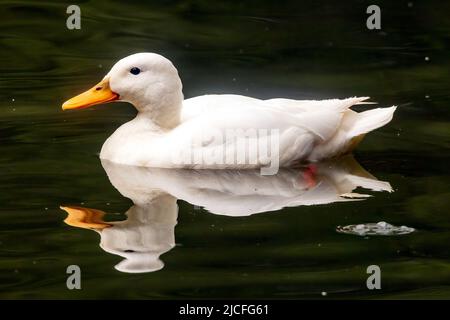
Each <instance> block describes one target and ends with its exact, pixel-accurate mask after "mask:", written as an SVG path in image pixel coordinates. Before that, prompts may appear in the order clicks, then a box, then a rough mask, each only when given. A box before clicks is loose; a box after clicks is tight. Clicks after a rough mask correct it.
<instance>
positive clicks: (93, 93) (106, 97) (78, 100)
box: [62, 78, 119, 110]
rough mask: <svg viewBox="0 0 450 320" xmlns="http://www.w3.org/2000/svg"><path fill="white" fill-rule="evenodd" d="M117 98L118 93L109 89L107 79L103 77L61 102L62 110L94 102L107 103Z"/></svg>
mask: <svg viewBox="0 0 450 320" xmlns="http://www.w3.org/2000/svg"><path fill="white" fill-rule="evenodd" d="M118 99H119V95H118V94H117V93H115V92H112V91H111V88H110V87H109V79H108V78H105V79H103V80H102V81H100V82H99V83H98V84H97V85H95V86H94V87H92V88H91V89H89V90H87V91H85V92H83V93H81V94H79V95H77V96H76V97H73V98H72V99H69V100H67V101H66V102H64V103H63V105H62V109H63V110H71V109H83V108H87V107H90V106H93V105H96V104H101V103H108V102H111V101H115V100H118Z"/></svg>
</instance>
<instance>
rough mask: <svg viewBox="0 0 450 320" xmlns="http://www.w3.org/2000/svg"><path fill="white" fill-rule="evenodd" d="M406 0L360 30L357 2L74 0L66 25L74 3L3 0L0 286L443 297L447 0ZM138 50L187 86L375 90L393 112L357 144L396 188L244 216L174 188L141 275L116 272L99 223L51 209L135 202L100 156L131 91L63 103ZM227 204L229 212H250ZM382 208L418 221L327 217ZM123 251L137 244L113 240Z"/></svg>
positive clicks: (271, 91) (21, 294) (111, 208)
mask: <svg viewBox="0 0 450 320" xmlns="http://www.w3.org/2000/svg"><path fill="white" fill-rule="evenodd" d="M411 3H413V5H412V6H408V2H406V1H405V2H403V1H400V2H396V3H395V4H393V3H390V2H388V1H379V5H380V7H381V8H382V17H383V18H382V30H381V31H369V30H367V29H366V27H365V19H366V17H367V15H366V14H365V9H366V7H367V5H368V4H364V3H359V2H355V3H345V4H344V3H341V2H339V3H337V2H336V3H334V2H331V1H329V2H328V3H327V2H324V1H314V2H313V3H311V2H308V3H303V4H300V3H298V2H297V1H291V2H290V3H289V2H288V3H286V4H280V3H279V2H278V1H267V2H265V3H261V2H260V1H250V2H248V4H227V3H225V2H214V4H213V3H212V2H211V3H209V2H192V1H173V2H172V1H156V2H154V3H152V4H145V3H144V2H142V3H141V2H140V1H126V2H122V1H95V3H94V2H80V7H81V10H82V29H81V30H79V31H70V30H68V29H67V28H66V27H65V19H66V17H67V15H66V13H65V10H66V7H67V5H68V4H71V3H67V4H64V3H61V2H59V1H58V2H56V1H54V2H53V1H47V2H40V1H39V2H38V1H3V2H2V3H1V4H0V14H1V17H2V19H1V21H0V30H1V32H0V48H1V50H0V101H1V115H2V116H1V118H0V145H1V153H0V166H1V169H2V171H1V172H2V175H1V177H0V188H1V189H0V191H1V192H0V203H1V206H0V217H1V220H0V297H1V298H8V299H10V298H57V299H59V298H161V299H166V298H211V297H234V298H318V299H333V298H361V297H363V298H449V297H450V287H449V283H450V264H449V250H448V243H449V241H450V229H449V228H450V223H449V222H450V220H449V216H448V213H449V209H450V204H449V203H450V202H449V201H448V199H449V196H450V194H449V182H450V178H449V174H448V173H449V170H448V163H449V161H450V152H449V147H450V129H449V119H450V111H449V109H448V108H449V103H450V95H449V91H448V88H449V87H450V76H449V74H450V73H449V70H450V61H449V55H448V53H449V34H450V23H449V19H448V17H447V13H448V12H449V11H450V7H449V4H448V3H446V4H444V3H442V2H440V1H427V2H426V3H425V2H421V3H419V2H417V3H416V2H411ZM169 4H170V6H169ZM140 51H153V52H157V53H160V54H163V55H164V56H166V57H168V58H169V59H171V60H172V61H173V62H174V64H175V65H176V66H177V68H178V70H179V73H180V76H181V78H182V80H183V83H184V94H185V96H186V97H192V96H196V95H200V94H206V93H236V94H244V95H249V96H253V97H258V98H274V97H287V98H293V99H322V98H334V97H337V98H345V97H348V96H355V95H356V96H357V95H362V96H367V95H369V96H371V97H372V99H373V100H374V101H377V102H379V104H380V105H381V106H389V105H393V104H395V105H398V106H399V108H398V109H397V112H396V114H395V118H394V120H393V121H392V122H391V123H390V124H389V125H387V126H386V127H384V128H382V129H380V130H377V131H376V132H373V133H371V134H370V135H368V136H367V138H366V139H365V140H364V142H363V143H362V144H361V145H360V147H359V148H358V149H357V150H356V151H355V155H354V157H355V159H356V160H355V161H356V162H357V163H358V166H361V167H362V168H364V171H367V172H368V173H370V174H371V175H372V176H373V177H376V179H378V180H379V181H384V182H386V183H388V184H389V185H390V186H391V187H392V189H393V191H394V192H388V191H381V190H380V191H374V190H370V188H369V189H367V188H365V189H363V188H361V187H359V188H357V189H355V190H354V192H356V193H360V194H368V195H372V197H369V198H365V200H363V201H339V202H333V201H329V202H325V203H322V204H316V205H302V203H300V202H299V203H297V205H295V206H291V207H287V208H282V207H283V206H281V205H280V206H279V207H278V208H275V206H274V207H270V206H269V205H267V207H266V210H269V209H270V210H272V209H273V210H274V211H270V212H266V211H264V209H261V208H263V207H264V204H265V203H264V201H267V198H264V197H262V198H259V199H258V198H257V199H256V200H255V201H256V202H253V203H252V206H253V207H251V208H247V209H248V210H249V212H250V211H251V209H252V210H254V209H255V205H257V204H260V205H261V208H260V210H256V211H258V213H256V212H255V213H254V214H250V215H243V214H234V215H232V214H224V212H223V211H222V212H215V211H217V210H218V209H217V210H216V209H215V207H214V208H211V207H208V206H206V208H205V207H204V206H205V205H206V204H207V203H205V202H204V201H203V202H202V201H197V200H198V199H197V198H195V199H192V198H189V197H184V196H185V195H186V194H181V193H180V194H176V195H173V194H170V193H169V195H165V197H169V198H170V197H172V198H173V197H174V198H175V200H174V199H172V198H170V199H171V201H176V199H180V200H178V201H177V203H178V206H179V209H178V211H177V212H176V215H175V216H174V211H173V208H172V207H171V205H166V206H163V207H164V208H165V211H164V210H163V211H164V212H169V213H171V214H172V216H164V215H163V218H165V219H168V220H164V219H163V221H166V222H167V221H168V222H167V223H166V224H164V223H162V226H161V227H157V224H152V223H151V222H152V221H150V223H147V225H149V226H150V227H149V228H150V229H151V230H153V231H148V230H150V229H145V228H144V231H145V230H147V231H148V232H147V233H146V232H144V234H154V235H155V237H154V238H152V239H151V240H152V241H153V242H152V241H150V243H153V244H155V243H157V244H158V243H161V242H158V241H156V242H155V241H154V240H155V239H156V240H158V239H160V240H161V239H162V240H163V241H162V243H163V245H162V246H161V245H157V246H156V247H157V248H156V249H154V250H153V251H154V252H157V253H158V254H161V257H160V258H159V260H158V259H156V260H155V259H154V260H153V261H154V264H153V265H151V267H149V268H148V269H147V270H144V271H148V272H145V273H130V272H127V271H130V269H129V268H128V269H127V268H126V266H125V268H118V269H119V270H118V269H116V268H115V266H117V265H118V264H120V263H122V261H123V260H124V257H123V256H121V255H120V254H118V253H119V252H110V251H111V248H115V249H117V246H118V245H116V244H114V243H113V244H114V245H112V246H109V247H108V246H106V247H105V246H103V248H102V247H101V246H99V244H100V241H101V240H102V241H103V239H102V238H101V235H100V233H99V232H94V231H92V230H87V229H85V228H83V227H81V228H80V227H79V225H78V226H73V223H72V226H71V225H70V224H66V223H65V222H64V220H65V219H66V217H67V212H66V211H64V210H61V209H60V206H64V207H65V208H72V209H73V208H78V209H79V210H81V212H83V210H88V209H95V210H100V212H105V215H104V217H102V219H103V220H104V221H105V222H104V223H105V224H108V222H111V221H113V222H114V223H116V222H117V221H124V220H126V219H127V216H126V215H125V212H127V210H129V209H130V208H133V206H135V203H134V201H135V199H133V198H132V197H131V198H130V197H129V198H127V197H125V196H123V195H122V194H121V193H122V192H123V190H120V188H117V186H114V183H113V184H112V183H111V182H113V181H110V179H109V178H108V175H107V172H106V171H105V169H104V168H103V166H102V164H101V162H100V160H99V158H98V153H99V151H100V148H101V145H102V143H103V141H104V140H105V139H106V138H107V137H108V136H109V135H111V134H112V132H113V131H114V130H115V129H116V128H117V127H118V126H120V125H121V124H122V123H124V122H126V121H128V120H129V119H131V118H132V117H133V116H134V114H135V111H134V109H133V107H132V106H130V105H127V104H125V103H120V104H111V105H105V106H96V107H93V108H91V109H86V110H82V111H79V112H64V113H63V112H62V111H61V109H60V106H61V103H62V102H63V101H65V100H66V99H67V98H69V97H71V96H73V95H74V94H76V93H79V92H80V91H81V90H84V89H87V88H89V87H91V86H92V85H94V84H95V83H97V82H98V81H99V80H100V79H101V77H102V76H103V75H104V74H105V73H106V72H107V71H108V70H109V68H110V67H111V66H112V65H113V64H114V62H115V61H117V60H118V59H120V58H121V57H124V56H126V55H129V54H131V53H135V52H140ZM361 107H362V106H361ZM361 107H359V109H360V110H363V108H361ZM119 172H123V171H120V170H119ZM125 172H126V171H125ZM301 173H302V171H301V170H300V171H298V172H294V173H290V174H288V175H287V177H288V178H286V179H287V180H284V181H291V180H289V179H292V177H295V174H298V177H300V178H299V181H300V182H301V181H302V177H303V175H301ZM324 176H325V177H327V175H326V174H324V175H322V176H321V177H318V179H319V180H320V179H322V178H323V177H324ZM110 178H111V176H110ZM178 178H179V176H178ZM206 178H208V177H206ZM206 178H205V177H203V178H199V180H200V181H202V183H204V180H202V179H206ZM216 179H217V177H216ZM150 180H151V179H150ZM163 180H164V179H163ZM327 181H329V179H328V180H327ZM177 183H178V185H180V186H181V187H186V186H187V182H177ZM177 183H174V184H172V185H177ZM253 183H255V185H256V186H261V185H263V182H261V181H256V182H253ZM197 187H198V186H197ZM312 187H314V186H309V188H312ZM116 188H117V189H116ZM194 190H195V189H194ZM166 191H167V190H166ZM171 192H175V191H173V190H171ZM175 193H176V192H175ZM183 195H184V196H183ZM181 196H183V197H184V198H183V197H181ZM169 198H164V199H166V200H167V199H169ZM133 200H134V201H133ZM194 200H195V201H194ZM204 200H207V198H205V199H204ZM216 200H217V199H216ZM196 202H197V203H196ZM245 203H246V202H244V201H242V206H244V204H245ZM231 204H232V203H229V207H228V209H229V210H230V212H231V211H234V212H235V213H236V212H238V211H239V209H245V207H242V208H241V207H240V206H236V207H234V209H233V207H231V209H230V206H231ZM271 204H273V203H271ZM167 208H169V209H170V208H172V209H171V210H172V211H170V210H167ZM222 208H223V204H222ZM208 209H209V210H208ZM219 209H220V208H219ZM219 211H220V210H219ZM150 212H153V213H155V211H154V210H150ZM230 212H227V213H230ZM251 213H253V212H251ZM144 217H145V214H144ZM128 218H129V216H128ZM138 220H139V219H138ZM144 220H145V218H144ZM380 221H386V222H387V223H390V224H392V225H395V226H402V225H405V226H407V227H411V228H414V229H415V230H416V231H415V232H412V233H409V234H404V235H397V236H376V235H374V236H372V235H371V236H368V237H364V236H358V235H353V234H342V233H339V232H337V231H336V228H337V227H338V226H346V225H354V224H355V225H358V224H365V223H377V222H380ZM91 222H92V221H91ZM97 222H98V221H97ZM144 222H145V221H144ZM147 222H148V221H147ZM114 223H110V224H114ZM139 223H141V224H142V223H143V222H142V221H141V222H138V226H137V228H138V229H139ZM144 224H145V223H144ZM97 229H98V228H97ZM107 229H110V230H113V229H111V228H105V229H104V230H107ZM152 232H154V233H152ZM138 234H140V233H138ZM125 237H127V235H125ZM164 237H166V238H164ZM112 238H113V239H119V238H120V236H113V237H112ZM128 239H133V236H132V235H131V236H129V238H128ZM142 243H144V244H145V243H148V242H145V241H144V242H142ZM105 248H106V249H107V250H105ZM108 248H109V251H108ZM135 249H136V248H135ZM120 250H122V251H120ZM124 250H131V249H127V248H125V247H124V246H123V245H122V244H121V245H119V251H120V252H121V253H123V251H124ZM133 250H134V249H133ZM141 250H143V249H142V248H141ZM135 251H136V250H135ZM125 253H126V254H132V253H133V252H125ZM155 261H156V262H155ZM161 262H162V263H163V266H162V265H161ZM71 264H76V265H79V266H80V267H81V270H82V288H83V289H82V290H78V291H77V290H72V291H70V290H67V288H66V277H67V275H66V268H67V266H68V265H71ZM372 264H376V265H379V266H380V268H381V270H382V290H375V291H369V290H368V289H367V287H366V279H367V276H368V275H367V274H366V268H367V266H369V265H372ZM122 266H123V265H122ZM147 266H148V264H147ZM156 269H158V270H156ZM142 270H143V269H141V271H142ZM135 271H136V270H135ZM150 271H152V272H150ZM322 292H327V295H326V296H323V295H322Z"/></svg>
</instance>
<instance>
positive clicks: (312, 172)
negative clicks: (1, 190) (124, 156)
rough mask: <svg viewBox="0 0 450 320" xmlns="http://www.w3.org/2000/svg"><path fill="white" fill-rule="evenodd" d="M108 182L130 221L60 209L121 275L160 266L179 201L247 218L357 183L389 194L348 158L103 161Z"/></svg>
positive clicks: (331, 195) (333, 195) (334, 198)
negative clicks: (263, 165)
mask: <svg viewBox="0 0 450 320" xmlns="http://www.w3.org/2000/svg"><path fill="white" fill-rule="evenodd" d="M102 165H103V168H104V169H105V170H106V172H107V174H108V177H109V179H110V181H111V183H112V184H113V186H114V187H115V188H116V189H117V190H118V191H119V192H120V193H121V194H122V195H123V196H124V197H127V198H129V199H131V200H132V201H133V203H134V205H133V206H132V207H131V208H130V209H129V210H128V211H127V212H126V216H127V219H126V220H124V221H120V222H105V221H104V220H103V216H104V214H105V213H104V212H103V211H100V210H96V209H90V208H82V207H68V206H65V207H61V208H62V209H63V210H65V211H66V212H67V213H68V216H67V218H66V220H65V222H66V223H67V224H69V225H71V226H75V227H80V228H87V229H93V230H95V231H97V232H98V233H99V234H100V237H101V241H100V247H101V248H102V249H103V250H105V251H107V252H110V253H113V254H116V255H120V256H122V257H124V258H125V259H124V260H123V261H122V262H120V263H119V264H117V265H116V266H115V268H116V269H117V270H119V271H122V272H132V273H137V272H152V271H157V270H160V269H161V268H163V266H164V264H163V262H162V261H161V260H160V258H159V257H160V255H162V254H163V253H165V252H167V251H169V250H171V249H172V248H173V247H174V246H175V226H176V224H177V216H178V206H177V200H178V199H182V200H184V201H187V202H189V203H191V204H193V205H197V206H201V207H204V208H205V209H207V210H208V211H210V212H211V213H214V214H221V215H227V216H232V217H237V216H248V215H251V214H255V213H260V212H268V211H275V210H279V209H281V208H284V207H295V206H301V205H317V204H326V203H332V202H338V201H355V200H361V199H363V198H366V197H368V196H369V195H367V194H361V193H354V192H353V191H354V189H356V188H357V187H363V188H366V189H371V190H374V191H389V192H390V191H392V189H391V186H390V184H389V183H388V182H384V181H379V180H377V179H376V178H375V177H373V176H372V175H371V174H370V173H368V172H367V171H366V170H364V169H363V168H362V167H361V166H360V165H359V164H358V163H357V162H356V161H355V160H354V159H353V157H351V156H347V157H345V158H341V159H338V160H334V161H331V162H324V163H320V164H314V165H309V166H306V167H302V168H298V169H282V170H280V171H279V172H278V174H277V175H274V176H262V175H260V172H259V170H255V171H252V170H243V171H231V170H230V171H228V170H219V171H211V170H183V169H180V170H174V169H158V168H143V167H131V166H123V165H117V164H113V163H111V162H107V161H103V162H102Z"/></svg>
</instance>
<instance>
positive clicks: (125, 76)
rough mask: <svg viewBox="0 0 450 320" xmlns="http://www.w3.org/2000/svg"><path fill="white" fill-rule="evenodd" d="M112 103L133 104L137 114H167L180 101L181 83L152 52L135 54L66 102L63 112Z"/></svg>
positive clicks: (169, 68) (171, 70) (168, 63)
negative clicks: (138, 112) (96, 82)
mask: <svg viewBox="0 0 450 320" xmlns="http://www.w3.org/2000/svg"><path fill="white" fill-rule="evenodd" d="M112 101H125V102H130V103H131V104H133V105H134V106H135V107H136V109H137V110H138V111H140V112H144V113H150V114H153V115H154V116H155V117H156V118H158V117H159V116H160V114H161V113H169V116H173V115H170V113H171V112H173V110H170V109H176V108H179V107H180V105H181V102H182V101H183V93H182V84H181V80H180V77H179V76H178V71H177V69H176V68H175V67H174V66H173V64H172V63H171V62H170V61H169V60H168V59H166V58H164V57H163V56H161V55H158V54H155V53H147V52H145V53H136V54H133V55H131V56H128V57H126V58H123V59H122V60H120V61H118V62H117V63H116V64H115V65H114V66H113V67H112V68H111V70H110V71H109V72H108V74H107V75H106V76H105V77H104V78H103V80H102V81H100V82H99V83H98V84H96V85H95V86H94V87H92V88H91V89H89V90H87V91H85V92H83V93H81V94H79V95H77V96H76V97H73V98H72V99H69V100H67V101H66V102H64V104H63V105H62V109H63V110H70V109H82V108H87V107H90V106H93V105H96V104H102V103H108V102H112Z"/></svg>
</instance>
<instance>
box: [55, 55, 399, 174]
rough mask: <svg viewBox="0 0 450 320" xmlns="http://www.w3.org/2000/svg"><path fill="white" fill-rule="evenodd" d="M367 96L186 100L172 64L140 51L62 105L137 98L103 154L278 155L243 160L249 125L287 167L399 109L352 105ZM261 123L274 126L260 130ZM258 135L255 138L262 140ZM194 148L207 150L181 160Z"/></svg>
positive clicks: (151, 163) (133, 157) (336, 151)
mask: <svg viewBox="0 0 450 320" xmlns="http://www.w3.org/2000/svg"><path fill="white" fill-rule="evenodd" d="M367 99H368V98H367V97H359V98H358V97H354V98H348V99H343V100H340V99H331V100H320V101H316V100H290V99H270V100H259V99H255V98H250V97H246V96H240V95H203V96H199V97H195V98H191V99H186V100H184V98H183V93H182V83H181V80H180V78H179V76H178V72H177V69H176V68H175V67H174V66H173V64H172V63H171V62H170V61H169V60H168V59H166V58H164V57H162V56H160V55H158V54H155V53H137V54H133V55H130V56H128V57H126V58H124V59H122V60H120V61H119V62H117V63H116V64H115V65H114V66H113V68H112V69H111V70H110V71H109V73H108V74H107V75H106V76H105V77H104V78H103V80H102V81H101V82H100V83H99V84H97V85H96V86H94V87H93V88H92V89H90V90H88V91H86V92H84V93H82V94H80V95H78V96H76V97H74V98H72V99H70V100H68V101H66V102H65V103H64V104H63V106H62V108H63V110H68V109H80V108H86V107H89V106H92V105H96V104H100V103H106V102H111V101H126V102H130V103H132V104H133V105H134V106H135V108H136V109H137V111H138V114H137V116H136V117H135V118H134V119H133V120H131V121H129V122H127V123H126V124H124V125H122V126H121V127H120V128H118V129H117V130H116V131H115V132H114V134H112V135H111V136H110V137H109V138H108V139H107V140H106V142H105V143H104V145H103V147H102V150H101V153H100V158H101V159H106V160H110V161H112V162H116V163H120V164H127V165H137V166H147V167H161V168H180V167H184V168H186V167H187V168H199V169H200V168H202V169H225V168H228V169H248V168H261V167H264V166H268V165H269V164H270V162H271V161H274V159H273V157H272V158H271V159H269V157H268V154H267V155H264V154H262V153H258V155H257V156H256V159H253V161H236V155H237V157H239V151H240V150H241V151H242V149H239V148H240V146H241V143H242V142H243V141H244V140H243V139H247V140H246V141H247V142H249V141H250V140H248V139H250V138H249V137H248V130H254V131H255V132H256V131H257V132H258V137H262V136H264V139H265V140H264V141H263V142H262V143H266V145H267V143H270V142H273V141H275V143H276V147H277V149H276V151H274V149H272V151H271V155H274V154H275V153H276V156H277V159H275V160H276V161H277V162H278V165H279V166H280V167H289V166H292V165H293V164H295V163H298V162H311V161H318V160H321V159H324V158H330V157H334V156H337V155H340V154H342V153H346V152H348V151H350V150H351V149H352V148H353V147H355V146H356V144H357V143H358V142H359V141H360V140H361V138H362V137H363V135H364V134H365V133H367V132H369V131H372V130H374V129H377V128H379V127H381V126H383V125H385V124H386V123H388V122H389V121H390V120H391V119H392V116H393V113H394V111H395V109H396V107H395V106H393V107H390V108H377V109H372V110H369V111H365V112H360V113H357V112H355V111H352V110H350V109H349V108H350V107H351V106H353V105H357V104H363V103H368V102H364V101H366V100H367ZM227 130H235V131H239V130H241V132H242V131H243V132H244V135H243V136H238V137H237V138H236V139H234V140H230V139H222V138H217V137H218V136H221V137H224V136H225V135H226V133H227V132H228V131H227ZM246 130H247V131H246ZM262 130H263V131H264V130H266V131H264V132H267V134H261V132H262ZM253 139H254V140H252V141H250V143H252V142H255V141H256V140H255V137H253ZM261 139H262V138H261ZM224 150H225V153H224ZM192 154H201V155H203V156H202V157H200V158H195V157H194V158H195V159H193V158H192V157H190V158H189V160H188V161H180V157H183V156H186V155H192ZM224 154H225V156H223V155H224ZM218 155H219V157H228V156H229V155H231V158H232V159H233V160H231V161H215V160H214V159H216V160H217V156H218ZM244 157H245V155H244ZM231 158H227V159H231ZM222 159H223V158H222ZM185 160H186V159H185ZM247 160H248V159H247Z"/></svg>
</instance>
